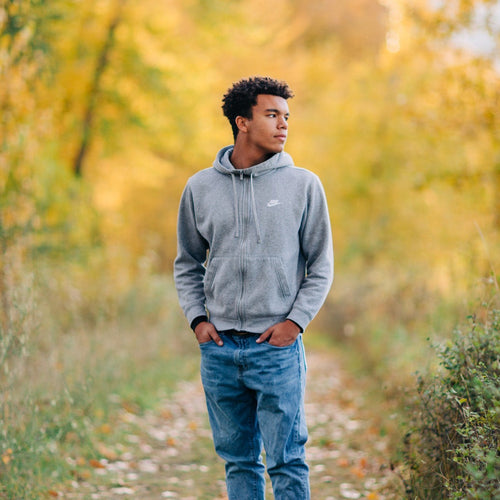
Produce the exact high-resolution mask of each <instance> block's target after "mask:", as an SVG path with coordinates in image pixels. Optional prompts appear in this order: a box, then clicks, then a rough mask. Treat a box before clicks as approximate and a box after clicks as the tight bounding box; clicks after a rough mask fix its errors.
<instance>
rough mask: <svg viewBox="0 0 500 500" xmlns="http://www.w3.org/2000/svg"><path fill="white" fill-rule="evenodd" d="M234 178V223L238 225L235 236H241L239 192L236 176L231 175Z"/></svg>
mask: <svg viewBox="0 0 500 500" xmlns="http://www.w3.org/2000/svg"><path fill="white" fill-rule="evenodd" d="M231 177H232V179H233V204H234V224H235V226H236V233H235V235H234V237H235V238H239V237H240V217H239V214H238V212H239V210H238V193H237V192H236V176H235V175H231Z"/></svg>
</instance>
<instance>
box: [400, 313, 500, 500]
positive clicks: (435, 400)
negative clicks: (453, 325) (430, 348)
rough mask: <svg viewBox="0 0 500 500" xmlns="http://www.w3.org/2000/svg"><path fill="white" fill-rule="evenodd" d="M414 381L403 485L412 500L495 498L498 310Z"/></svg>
mask: <svg viewBox="0 0 500 500" xmlns="http://www.w3.org/2000/svg"><path fill="white" fill-rule="evenodd" d="M470 320H471V321H470V324H469V325H468V327H467V330H466V331H460V330H458V331H456V332H455V334H454V335H453V338H452V339H451V340H450V341H449V342H448V343H446V344H445V345H443V346H440V347H438V357H439V365H440V368H441V369H440V371H439V373H438V374H436V375H434V376H427V377H423V376H420V377H419V378H418V385H417V392H416V397H415V400H414V401H413V403H412V409H411V417H410V418H411V422H410V430H409V432H408V433H407V434H406V436H405V442H404V457H405V462H406V465H407V466H408V474H407V477H406V478H405V482H406V486H407V492H408V497H409V498H413V499H425V500H430V499H444V498H449V499H463V498H469V499H481V500H482V499H494V498H500V449H499V444H500V443H499V427H500V426H499V423H500V384H499V383H500V310H495V311H492V312H490V313H489V314H487V315H485V318H484V319H483V320H478V319H477V318H476V317H472V318H470Z"/></svg>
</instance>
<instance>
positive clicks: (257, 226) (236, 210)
mask: <svg viewBox="0 0 500 500" xmlns="http://www.w3.org/2000/svg"><path fill="white" fill-rule="evenodd" d="M231 177H232V179H233V204H234V224H235V226H236V232H235V235H234V237H235V238H239V237H240V216H239V204H238V193H237V189H236V175H235V174H233V175H231ZM253 178H254V174H253V173H252V174H250V197H251V204H252V216H253V220H254V222H255V229H256V231H257V243H261V241H262V238H261V234H260V224H259V217H258V216H257V204H256V202H255V191H254V187H253Z"/></svg>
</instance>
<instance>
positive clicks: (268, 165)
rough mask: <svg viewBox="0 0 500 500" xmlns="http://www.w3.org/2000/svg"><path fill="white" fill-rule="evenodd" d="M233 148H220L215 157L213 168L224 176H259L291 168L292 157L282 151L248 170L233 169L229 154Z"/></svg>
mask: <svg viewBox="0 0 500 500" xmlns="http://www.w3.org/2000/svg"><path fill="white" fill-rule="evenodd" d="M233 149H234V146H226V147H225V148H222V149H221V150H220V151H219V152H218V153H217V156H216V157H215V160H214V163H213V167H214V168H215V169H216V170H217V171H218V172H220V173H222V174H226V175H236V174H237V175H250V176H254V177H257V176H260V175H263V174H265V173H267V172H270V171H271V170H275V169H277V168H281V167H292V166H293V160H292V157H291V156H290V155H289V154H288V153H285V152H284V151H282V152H281V153H276V154H274V155H273V156H271V158H269V159H268V160H266V161H264V162H262V163H258V164H257V165H253V166H252V167H249V168H242V169H237V168H234V166H233V164H232V163H231V160H230V158H231V153H232V152H233Z"/></svg>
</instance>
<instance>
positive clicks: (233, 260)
mask: <svg viewBox="0 0 500 500" xmlns="http://www.w3.org/2000/svg"><path fill="white" fill-rule="evenodd" d="M290 97H292V92H291V90H290V89H289V87H288V85H287V84H286V83H284V82H280V81H277V80H273V79H271V78H267V77H265V78H262V77H255V78H249V79H245V80H241V81H239V82H237V83H235V84H234V85H233V87H232V88H231V89H229V90H228V92H227V93H226V95H225V96H224V99H223V106H222V108H223V111H224V115H225V116H226V117H227V118H228V119H229V122H230V124H231V127H232V130H233V135H234V146H228V147H225V148H223V149H222V150H221V151H219V153H218V154H217V156H216V159H215V161H214V163H213V166H212V167H211V168H208V169H205V170H202V171H200V172H198V173H197V174H195V175H194V176H193V177H191V178H190V179H189V181H188V183H187V185H186V187H185V189H184V193H183V195H182V199H181V203H180V209H179V220H178V254H177V258H176V260H175V264H174V277H175V283H176V287H177V291H178V294H179V300H180V304H181V306H182V308H183V310H184V313H185V315H186V317H187V319H188V321H189V323H190V325H191V328H192V329H193V330H194V333H195V335H196V338H197V340H198V342H199V345H200V350H201V377H202V382H203V387H204V390H205V395H206V401H207V407H208V414H209V419H210V424H211V427H212V433H213V439H214V444H215V449H216V451H217V453H218V454H219V455H220V456H221V457H222V458H223V459H224V460H225V462H226V483H227V490H228V495H229V499H230V500H263V499H264V490H265V479H264V470H265V467H264V465H263V462H262V457H261V451H262V445H264V449H265V452H266V463H267V470H268V473H269V476H270V477H271V481H272V485H273V491H274V496H275V498H276V500H285V499H289V500H307V499H309V498H310V492H309V471H308V466H307V464H306V462H305V450H304V445H305V442H306V440H307V428H306V424H305V420H304V389H305V355H304V348H303V344H302V332H303V331H304V330H305V328H306V327H307V325H308V324H309V322H310V321H311V320H312V318H313V317H314V316H315V314H316V313H317V312H318V310H319V308H320V307H321V305H322V304H323V302H324V300H325V298H326V296H327V294H328V291H329V289H330V286H331V283H332V279H333V249H332V241H331V230H330V221H329V217H328V209H327V204H326V199H325V194H324V192H323V188H322V186H321V183H320V181H319V179H318V178H317V176H316V175H314V174H313V173H312V172H310V171H308V170H305V169H302V168H298V167H295V166H294V164H293V161H292V158H291V157H290V156H289V155H288V154H287V153H285V152H284V146H285V142H286V139H287V133H288V117H289V109H288V104H287V99H289V98H290Z"/></svg>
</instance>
